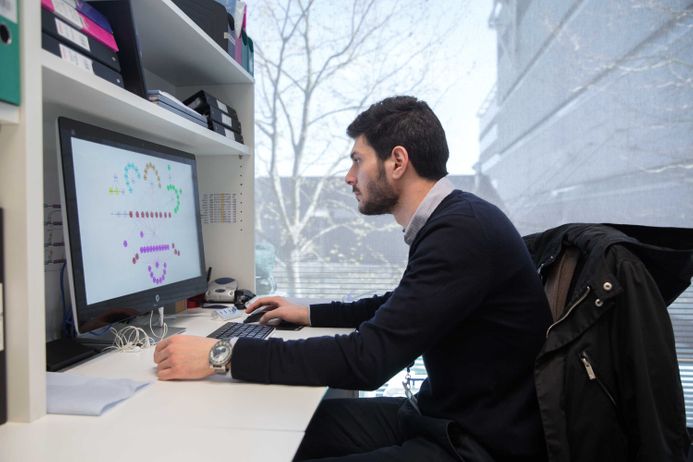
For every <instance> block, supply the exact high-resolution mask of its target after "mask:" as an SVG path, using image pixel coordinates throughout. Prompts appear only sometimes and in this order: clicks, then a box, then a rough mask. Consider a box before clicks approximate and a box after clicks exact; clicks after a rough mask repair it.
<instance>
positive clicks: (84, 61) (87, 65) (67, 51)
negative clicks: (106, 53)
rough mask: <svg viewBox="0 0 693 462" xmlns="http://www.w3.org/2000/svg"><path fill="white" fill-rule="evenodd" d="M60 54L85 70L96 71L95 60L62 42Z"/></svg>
mask: <svg viewBox="0 0 693 462" xmlns="http://www.w3.org/2000/svg"><path fill="white" fill-rule="evenodd" d="M60 56H61V57H62V58H63V59H64V60H65V61H69V62H71V63H72V64H74V65H75V66H77V67H81V68H82V69H84V70H85V71H89V72H91V73H92V74H93V73H94V65H93V61H92V60H91V59H89V58H87V57H86V56H82V55H81V54H79V53H77V52H76V51H74V50H72V49H71V48H68V47H66V46H65V45H63V44H62V43H61V44H60Z"/></svg>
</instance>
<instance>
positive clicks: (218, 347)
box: [209, 341, 231, 366]
mask: <svg viewBox="0 0 693 462" xmlns="http://www.w3.org/2000/svg"><path fill="white" fill-rule="evenodd" d="M230 357H231V345H230V344H229V343H228V342H224V341H219V342H217V343H215V344H214V346H213V347H212V349H211V350H210V352H209V362H210V364H212V365H213V366H221V365H224V364H226V363H227V362H228V360H229V358H230Z"/></svg>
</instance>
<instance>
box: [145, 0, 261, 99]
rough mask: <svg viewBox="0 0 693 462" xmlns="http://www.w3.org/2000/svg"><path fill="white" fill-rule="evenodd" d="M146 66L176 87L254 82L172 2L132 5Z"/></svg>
mask: <svg viewBox="0 0 693 462" xmlns="http://www.w3.org/2000/svg"><path fill="white" fill-rule="evenodd" d="M132 5H133V8H134V16H135V24H136V27H137V34H138V36H139V42H140V48H141V51H142V61H143V63H144V67H146V68H147V69H149V70H150V71H151V72H154V73H155V74H157V75H159V76H165V78H166V80H167V81H169V82H170V83H172V84H173V85H175V86H178V87H180V86H190V85H198V84H199V83H200V82H206V83H207V84H208V85H228V84H234V83H253V77H252V76H251V75H250V74H249V73H248V72H246V70H245V69H243V67H242V66H241V65H240V64H238V63H237V62H236V61H235V60H234V59H233V58H232V57H231V56H229V54H228V53H227V52H226V50H222V49H221V47H219V45H217V43H216V42H215V41H214V40H212V39H211V38H210V37H209V36H208V35H207V34H206V33H205V32H204V31H203V30H202V29H200V27H199V26H198V25H197V24H195V22H193V21H192V20H191V19H190V18H189V17H188V16H187V15H186V14H185V13H183V12H182V11H181V10H180V8H178V7H177V6H176V5H175V4H174V3H173V2H172V1H171V0H161V1H152V0H139V1H136V2H132Z"/></svg>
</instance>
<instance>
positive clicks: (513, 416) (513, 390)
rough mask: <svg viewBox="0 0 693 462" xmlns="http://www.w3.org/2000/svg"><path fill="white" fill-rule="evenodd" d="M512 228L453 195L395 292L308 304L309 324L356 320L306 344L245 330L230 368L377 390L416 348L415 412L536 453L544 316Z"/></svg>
mask: <svg viewBox="0 0 693 462" xmlns="http://www.w3.org/2000/svg"><path fill="white" fill-rule="evenodd" d="M550 319H551V318H550V312H549V308H548V305H547V302H546V298H545V295H544V291H543V288H542V285H541V282H540V280H539V278H538V276H537V274H536V271H535V268H534V265H533V263H532V261H531V259H530V256H529V253H528V251H527V248H526V246H525V244H524V243H523V241H522V239H521V238H520V236H519V234H518V233H517V231H516V230H515V228H514V227H513V225H512V224H511V223H510V221H509V220H508V219H507V218H506V217H505V215H504V214H503V213H502V212H501V211H500V210H498V209H497V208H496V207H495V206H493V205H492V204H489V203H488V202H486V201H484V200H482V199H480V198H478V197H476V196H475V195H473V194H471V193H466V192H462V191H457V190H456V191H453V192H452V193H451V194H450V195H449V196H448V197H446V198H445V199H444V200H443V202H441V204H440V205H439V206H438V207H437V208H436V210H435V211H434V212H433V214H432V215H431V216H430V218H429V219H428V221H427V222H426V224H425V225H424V226H423V228H422V229H421V230H420V231H419V233H418V234H417V235H416V237H415V239H414V241H413V242H412V245H411V248H410V251H409V260H408V264H407V268H406V270H405V272H404V275H403V276H402V280H401V281H400V283H399V285H398V286H397V288H395V289H394V290H393V291H392V292H389V293H387V294H385V295H383V296H379V297H373V298H369V299H363V300H359V301H357V302H354V303H338V302H334V303H331V304H322V305H313V306H312V307H311V322H312V325H313V326H331V327H357V328H358V330H356V331H355V332H353V333H352V334H350V335H341V336H337V337H319V338H309V339H305V340H295V341H282V340H280V339H270V340H268V341H257V340H252V339H245V338H241V339H239V340H238V342H237V343H236V346H235V348H234V352H233V360H232V370H233V376H234V377H235V378H238V379H242V380H249V381H255V382H266V383H283V384H297V385H298V384H301V385H329V386H331V387H338V388H346V389H376V388H378V387H379V386H380V385H382V384H383V383H385V382H386V381H387V380H388V379H389V378H390V377H392V376H393V375H394V374H395V373H397V372H398V371H400V370H402V369H403V368H405V367H406V366H407V365H408V364H410V363H411V362H412V361H413V360H414V359H416V358H417V357H418V356H420V355H423V359H424V363H425V365H426V370H427V372H428V379H427V380H426V381H425V382H424V383H423V385H422V387H421V390H420V392H419V394H418V402H419V407H420V409H421V412H422V414H424V415H427V416H431V417H438V418H445V419H450V420H453V421H456V422H458V423H459V425H460V426H461V427H462V429H463V431H465V432H467V433H469V434H470V435H471V436H472V437H474V438H475V439H476V440H477V441H478V442H480V443H481V444H482V445H484V446H485V447H486V448H487V450H488V451H489V452H490V453H491V454H493V455H495V456H496V457H500V458H503V457H506V456H509V455H511V454H512V455H523V454H524V455H530V454H537V453H541V451H542V450H543V446H544V443H543V439H542V435H543V434H542V430H541V422H540V420H539V412H538V408H537V402H536V397H535V392H534V381H533V372H532V371H533V364H534V359H535V358H536V356H537V354H538V352H539V349H540V347H541V345H542V343H543V340H544V334H545V331H546V328H547V327H548V325H549V323H550Z"/></svg>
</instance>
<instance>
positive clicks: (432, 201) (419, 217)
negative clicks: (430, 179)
mask: <svg viewBox="0 0 693 462" xmlns="http://www.w3.org/2000/svg"><path fill="white" fill-rule="evenodd" d="M454 190H455V187H454V186H453V184H452V182H450V180H448V179H447V177H443V178H441V179H440V180H438V181H437V182H436V184H435V185H433V187H432V188H431V190H430V191H428V194H426V197H424V199H423V200H422V201H421V203H420V204H419V206H418V207H417V208H416V212H414V215H413V216H412V217H411V220H409V224H408V225H407V227H406V228H404V230H403V232H404V242H406V244H407V245H411V243H412V242H414V238H415V237H416V235H417V234H418V233H419V230H420V229H421V228H423V226H424V225H425V224H426V222H427V221H428V218H429V217H430V216H431V214H432V213H433V211H434V210H435V209H436V208H437V207H438V206H439V205H440V203H441V202H443V199H445V198H446V197H448V195H449V194H450V193H451V192H453V191H454Z"/></svg>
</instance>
